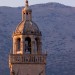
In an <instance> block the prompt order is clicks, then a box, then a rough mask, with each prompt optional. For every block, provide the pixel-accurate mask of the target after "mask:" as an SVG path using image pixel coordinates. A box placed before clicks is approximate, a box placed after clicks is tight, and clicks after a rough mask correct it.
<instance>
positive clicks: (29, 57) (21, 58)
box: [9, 54, 46, 64]
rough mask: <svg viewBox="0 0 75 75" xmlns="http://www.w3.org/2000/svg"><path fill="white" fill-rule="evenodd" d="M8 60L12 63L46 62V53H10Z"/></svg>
mask: <svg viewBox="0 0 75 75" xmlns="http://www.w3.org/2000/svg"><path fill="white" fill-rule="evenodd" d="M9 62H10V63H12V64H15V63H16V64H21V63H22V64H23V63H24V64H25V63H26V64H29V63H30V64H31V63H32V64H34V63H35V64H42V63H43V64H46V54H39V55H37V54H26V55H21V54H10V55H9Z"/></svg>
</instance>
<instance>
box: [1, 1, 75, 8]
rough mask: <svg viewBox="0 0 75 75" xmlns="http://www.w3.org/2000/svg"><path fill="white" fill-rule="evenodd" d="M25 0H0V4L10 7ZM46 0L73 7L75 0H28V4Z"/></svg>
mask: <svg viewBox="0 0 75 75" xmlns="http://www.w3.org/2000/svg"><path fill="white" fill-rule="evenodd" d="M24 1H25V0H0V6H11V7H19V6H24ZM47 2H59V3H62V4H65V5H68V6H73V7H75V0H29V4H30V5H33V4H40V3H47Z"/></svg>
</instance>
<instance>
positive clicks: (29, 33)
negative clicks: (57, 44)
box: [9, 0, 46, 75]
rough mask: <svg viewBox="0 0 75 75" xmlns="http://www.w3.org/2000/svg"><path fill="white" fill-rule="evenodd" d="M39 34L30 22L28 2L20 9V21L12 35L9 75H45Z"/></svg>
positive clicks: (44, 56)
mask: <svg viewBox="0 0 75 75" xmlns="http://www.w3.org/2000/svg"><path fill="white" fill-rule="evenodd" d="M41 36H42V35H41V32H40V30H39V28H38V27H37V25H36V24H35V23H34V22H33V21H32V10H31V9H30V8H29V5H28V0H26V2H25V7H24V8H23V9H22V21H21V22H20V23H19V24H18V26H17V27H16V30H15V32H14V33H13V35H12V38H13V49H12V51H11V53H10V55H9V68H10V75H45V66H46V54H43V53H42V42H41Z"/></svg>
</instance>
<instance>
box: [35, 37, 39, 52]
mask: <svg viewBox="0 0 75 75" xmlns="http://www.w3.org/2000/svg"><path fill="white" fill-rule="evenodd" d="M35 50H36V52H37V53H38V52H39V38H35Z"/></svg>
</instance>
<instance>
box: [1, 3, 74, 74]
mask: <svg viewBox="0 0 75 75" xmlns="http://www.w3.org/2000/svg"><path fill="white" fill-rule="evenodd" d="M31 8H32V10H33V21H34V22H35V23H37V25H38V27H39V29H40V30H41V32H42V39H43V40H42V42H43V51H47V52H48V56H47V66H46V73H47V75H75V8H74V7H69V6H65V5H62V4H59V3H47V4H38V5H32V6H31ZM21 9H22V7H18V8H11V7H0V75H9V68H8V55H9V52H10V49H11V48H12V33H13V31H14V30H15V28H16V26H17V25H18V24H19V22H20V21H21Z"/></svg>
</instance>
